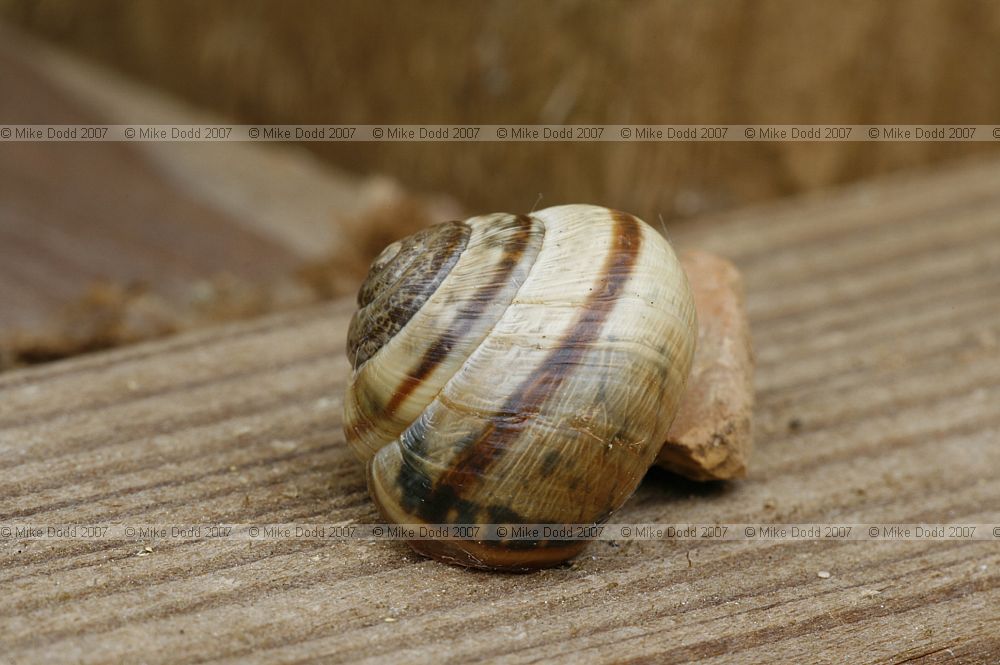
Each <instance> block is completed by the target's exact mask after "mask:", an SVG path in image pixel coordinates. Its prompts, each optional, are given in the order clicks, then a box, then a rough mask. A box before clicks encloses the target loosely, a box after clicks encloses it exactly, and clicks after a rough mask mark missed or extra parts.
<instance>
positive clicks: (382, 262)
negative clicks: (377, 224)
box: [347, 222, 470, 369]
mask: <svg viewBox="0 0 1000 665" xmlns="http://www.w3.org/2000/svg"><path fill="white" fill-rule="evenodd" d="M469 233H470V229H469V227H468V225H466V224H464V223H463V222H445V223H444V224H438V225H436V226H433V227H431V228H428V229H424V230H422V231H419V232H417V233H414V234H413V235H411V236H409V237H408V238H404V239H403V240H399V241H397V242H394V243H392V244H391V245H389V246H388V247H386V248H385V249H384V250H382V253H381V254H379V255H378V257H376V259H375V261H374V262H373V263H372V266H371V268H370V269H369V271H368V277H367V278H366V279H365V281H364V283H363V284H362V285H361V290H360V291H358V311H357V312H356V313H355V314H354V316H353V317H352V318H351V326H350V328H349V330H348V333H347V355H348V357H349V358H350V359H351V366H352V367H354V369H357V368H358V365H360V364H363V363H365V362H366V361H367V360H368V359H369V358H371V357H372V356H373V355H375V354H376V353H377V352H378V350H379V349H381V348H382V347H383V346H384V345H385V343H386V342H387V341H388V340H389V339H392V337H393V336H395V334H396V333H398V332H399V330H400V329H401V328H402V327H403V326H405V325H406V323H407V322H408V321H409V320H410V318H411V317H412V316H413V314H414V313H415V312H416V311H417V310H419V309H420V308H421V307H422V306H423V305H424V303H425V302H427V299H428V298H429V297H430V296H431V294H432V293H434V291H435V290H437V288H438V286H439V285H440V284H441V282H442V281H443V280H444V278H445V277H446V276H447V275H448V273H449V272H450V271H451V269H452V268H453V267H454V265H455V263H456V262H457V261H458V257H459V256H461V254H462V252H463V251H464V250H465V247H466V245H467V244H468V242H469Z"/></svg>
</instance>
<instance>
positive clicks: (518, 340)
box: [344, 205, 697, 569]
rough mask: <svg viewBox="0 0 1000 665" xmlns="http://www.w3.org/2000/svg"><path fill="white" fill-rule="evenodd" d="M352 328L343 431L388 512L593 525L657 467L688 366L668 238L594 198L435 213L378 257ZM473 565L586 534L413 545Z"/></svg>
mask: <svg viewBox="0 0 1000 665" xmlns="http://www.w3.org/2000/svg"><path fill="white" fill-rule="evenodd" d="M358 304H359V309H358V311H357V313H356V314H355V316H354V318H353V320H352V322H351V327H350V331H349V338H348V355H349V358H350V360H351V363H352V366H353V373H352V376H351V380H350V384H349V387H348V391H347V396H346V399H345V419H344V423H345V424H344V428H345V433H346V438H347V441H348V442H349V444H350V445H351V447H352V448H353V450H354V451H355V453H356V454H357V455H358V457H359V458H360V459H361V460H362V461H363V462H364V463H365V464H366V466H367V472H368V488H369V492H370V494H371V496H372V498H373V500H374V501H375V503H376V504H377V506H378V508H379V510H380V511H381V513H382V515H383V517H385V519H387V520H388V521H391V522H394V523H399V524H444V523H448V524H483V523H486V524H513V523H531V524H584V523H588V524H589V523H601V522H603V521H606V520H607V519H608V517H610V515H611V514H612V513H613V512H614V511H615V510H617V509H618V508H619V507H621V505H622V504H623V503H624V502H625V500H626V499H627V498H628V497H629V496H630V495H631V494H632V493H633V491H634V490H635V488H636V487H637V485H638V483H639V481H640V480H641V479H642V477H643V475H644V474H645V473H646V471H647V469H648V468H649V466H650V465H651V464H652V463H653V461H654V459H655V457H656V455H657V453H658V451H659V449H660V447H661V445H662V443H663V441H664V438H665V436H666V433H667V430H668V429H669V427H670V423H671V421H672V420H673V417H674V415H675V413H676V411H677V408H678V405H679V403H680V399H681V396H682V394H683V390H684V384H685V381H686V379H687V376H688V373H689V371H690V367H691V360H692V355H693V351H694V344H695V340H696V336H697V335H696V322H695V312H694V305H693V302H692V297H691V292H690V289H689V286H688V283H687V279H686V277H685V275H684V272H683V270H682V269H681V267H680V264H679V262H678V261H677V258H676V256H675V255H674V252H673V250H672V249H671V248H670V245H669V244H668V243H667V242H666V241H665V240H664V239H663V238H662V237H661V236H660V235H659V234H658V233H656V232H655V231H653V230H652V229H651V228H650V227H649V226H647V225H646V224H645V223H643V222H642V221H641V220H639V219H637V218H636V217H633V216H632V215H629V214H626V213H622V212H618V211H614V210H609V209H606V208H601V207H597V206H588V205H568V206H559V207H554V208H548V209H545V210H542V211H539V212H535V213H532V214H530V215H510V214H491V215H482V216H478V217H473V218H471V219H468V220H466V221H464V222H449V223H446V224H440V225H437V226H434V227H431V228H429V229H426V230H424V231H421V232H420V233H417V234H415V235H413V236H410V237H409V238H406V239H404V240H402V241H399V242H396V243H394V244H392V245H390V246H389V247H387V248H386V249H385V250H384V251H383V252H382V254H381V255H380V256H379V257H378V258H377V259H376V260H375V262H374V263H373V264H372V267H371V270H370V272H369V274H368V277H367V279H366V281H365V283H364V285H363V286H362V288H361V291H360V293H359V295H358ZM410 544H411V545H412V546H413V547H414V549H416V550H418V551H420V552H422V553H424V554H427V555H429V556H433V557H435V558H438V559H442V560H446V561H450V562H454V563H460V564H463V565H468V566H476V567H484V568H498V569H528V568H536V567H543V566H548V565H555V564H558V563H560V562H562V561H565V560H566V559H568V558H570V557H572V556H574V555H575V554H577V553H578V552H579V551H580V550H581V549H582V548H583V546H584V545H585V544H586V543H585V541H512V542H497V541H456V540H440V541H412V542H411V543H410Z"/></svg>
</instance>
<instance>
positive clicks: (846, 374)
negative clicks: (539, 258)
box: [0, 163, 1000, 663]
mask: <svg viewBox="0 0 1000 665" xmlns="http://www.w3.org/2000/svg"><path fill="white" fill-rule="evenodd" d="M998 183H1000V164H998V163H985V164H967V165H958V166H955V167H954V168H953V169H950V170H947V171H943V172H940V173H936V174H927V175H922V176H913V177H908V178H894V179H892V180H887V181H882V182H879V183H875V184H870V185H865V186H862V187H856V188H853V189H850V190H846V191H844V192H842V193H840V194H837V195H832V196H825V197H812V198H809V199H805V200H798V201H791V202H787V203H782V204H780V205H775V206H770V207H767V208H763V209H758V210H751V211H744V212H741V213H739V214H733V215H730V216H727V217H722V218H717V219H714V220H709V221H707V222H705V223H704V224H699V225H696V226H692V227H684V228H680V229H677V230H675V233H674V238H673V239H674V241H675V242H676V243H677V244H678V245H679V246H680V247H681V248H687V247H693V246H701V247H705V248H707V249H711V250H713V251H716V252H719V253H721V254H723V255H726V256H729V257H731V258H732V259H734V260H735V262H736V263H737V264H738V265H739V266H740V268H741V269H742V270H743V272H744V276H745V279H746V290H747V306H748V311H749V313H750V317H751V321H752V329H753V333H754V344H755V348H756V352H757V356H758V361H759V365H758V370H757V374H756V382H757V390H758V401H757V405H756V410H755V419H756V422H755V429H756V441H757V448H756V451H755V454H754V457H753V459H752V460H751V464H750V469H749V476H748V478H747V479H746V480H743V481H736V482H731V483H709V484H696V483H692V482H688V481H684V480H682V479H680V478H678V477H676V476H672V475H669V474H667V473H665V472H662V471H659V470H653V471H651V472H650V474H649V476H648V477H647V479H646V480H645V481H644V483H643V485H642V486H641V488H640V490H639V491H638V493H637V494H636V495H635V496H634V497H633V498H632V500H630V501H629V503H628V504H627V506H626V508H625V509H624V510H623V511H622V513H621V518H622V519H623V520H631V521H650V522H702V523H714V522H720V523H726V522H740V521H773V522H779V523H784V522H823V521H838V522H869V521H870V522H875V521H879V522H882V521H885V522H890V521H900V522H990V521H992V522H1000V512H998V506H1000V445H998V436H1000V409H998V407H997V405H998V404H1000V352H998V338H1000V189H998V188H997V184H998ZM350 311H351V305H350V303H349V302H339V303H335V304H332V305H329V306H323V307H318V308H313V309H306V310H301V311H295V312H292V313H286V314H282V315H278V316H274V317H270V318H265V319H260V320H255V321H253V322H249V323H243V324H236V325H232V326H227V327H221V328H217V329H211V330H205V331H199V332H195V333H189V334H185V335H183V336H178V337H174V338H170V339H167V340H163V341H160V342H155V343H151V344H146V345H140V346H135V347H131V348H127V349H123V350H118V351H115V352H109V353H101V354H95V355H91V356H86V357H81V358H78V359H75V360H71V361H65V362H59V363H55V364H52V365H48V366H41V367H37V368H33V369H30V370H19V371H15V372H11V373H8V374H5V375H3V376H2V377H0V468H2V473H3V476H2V477H3V483H2V486H0V494H2V497H0V522H12V521H19V522H33V523H60V522H98V521H110V522H143V523H156V522H190V521H199V522H206V521H221V522H239V523H246V522H253V521H259V522H292V521H310V522H318V523H332V522H339V521H348V520H354V521H357V522H368V521H374V520H375V519H376V515H375V511H374V510H373V507H372V504H371V501H370V500H369V499H368V496H367V494H366V491H365V487H364V476H363V473H362V469H361V468H360V467H359V465H358V463H357V462H356V461H355V460H354V459H353V457H352V456H351V455H350V453H349V451H348V450H347V449H346V447H345V444H344V440H343V436H342V434H341V431H340V425H341V416H340V412H341V404H342V397H343V386H344V378H345V373H346V371H347V368H348V363H347V361H346V358H345V357H344V338H345V331H346V323H347V319H348V316H349V314H350ZM616 545H617V546H613V545H610V544H608V543H595V544H592V545H591V546H590V547H589V548H588V549H587V550H586V551H585V553H584V555H583V556H582V557H581V558H580V559H578V560H577V561H576V562H575V563H574V564H573V565H572V566H568V567H564V568H559V569H554V570H549V571H543V572H539V573H536V574H530V575H500V574H484V573H481V572H472V571H468V570H463V569H458V568H452V567H448V566H444V565H441V564H439V563H436V562H433V561H428V560H424V559H421V558H418V557H417V556H415V555H414V554H412V553H411V552H410V551H409V550H408V549H407V548H406V546H405V545H402V544H397V543H381V542H380V543H368V542H345V543H337V544H322V543H316V542H301V541H281V542H270V543H254V544H247V543H242V542H209V541H199V542H190V543H181V542H177V541H164V542H149V541H142V542H140V541H136V542H127V543H125V542H39V541H10V540H4V541H0V588H2V589H3V593H2V594H0V645H2V649H0V661H6V662H13V663H33V662H85V663H86V662H93V663H107V662H147V663H161V662H164V663H165V662H172V663H200V662H218V663H237V662H240V663H245V662H250V663H254V662H281V663H307V662H341V661H361V662H365V661H371V662H374V661H379V660H388V659H392V660H393V661H401V660H402V661H403V662H439V661H441V660H452V661H477V660H487V661H493V660H503V661H504V662H512V663H530V662H538V661H545V662H580V661H586V662H591V661H594V662H611V661H618V662H620V661H630V660H652V661H657V662H690V661H694V660H700V661H704V662H710V663H712V662H743V663H746V662H750V663H774V662H799V663H805V662H829V663H840V662H848V661H849V662H860V663H868V662H877V663H902V662H917V663H938V662H965V663H987V662H997V661H998V660H1000V638H998V637H997V636H998V634H1000V612H998V610H997V608H998V607H1000V547H998V544H997V543H996V542H972V543H960V542H887V543H870V542H853V543H831V542H828V541H822V542H821V541H811V540H803V541H801V542H799V541H796V542H754V543H744V542H726V543H703V542H684V541H665V542H632V543H618V544H616ZM145 546H149V547H150V548H151V549H152V552H145V551H144V550H143V547H145ZM138 553H142V554H145V555H144V556H138V555H137V554H138ZM819 570H826V571H830V573H831V575H830V577H829V578H828V579H821V578H819V577H817V571H819ZM404 659H405V660H404Z"/></svg>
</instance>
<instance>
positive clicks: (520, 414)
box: [404, 211, 642, 523]
mask: <svg viewBox="0 0 1000 665" xmlns="http://www.w3.org/2000/svg"><path fill="white" fill-rule="evenodd" d="M611 215H612V217H613V218H614V221H615V226H614V245H613V247H612V248H611V250H610V251H609V252H608V256H607V259H606V260H605V263H604V266H603V268H602V269H601V273H600V274H601V277H600V279H599V280H598V287H597V288H595V289H594V290H593V292H591V294H590V295H589V296H588V297H587V300H586V302H585V303H584V305H583V306H582V307H581V309H580V314H579V315H578V316H577V319H576V321H574V323H573V325H572V326H571V327H570V329H569V331H568V332H567V334H566V335H565V337H563V339H562V340H561V342H560V343H559V346H558V347H556V348H555V349H553V350H552V351H551V352H550V353H549V354H548V356H547V357H546V358H545V360H543V361H542V362H541V363H539V365H538V368H537V369H536V370H535V371H534V372H533V373H532V374H531V376H529V377H528V378H527V379H526V380H525V382H524V383H523V384H522V385H521V386H520V387H519V389H518V390H517V391H516V392H515V393H514V394H513V395H512V396H511V397H510V398H509V399H508V400H507V401H506V402H505V403H504V404H503V406H502V407H501V408H500V409H499V410H497V411H496V412H495V413H494V414H493V415H492V416H491V417H490V424H489V425H488V426H487V428H486V429H485V430H484V431H483V432H482V433H481V434H480V436H479V437H478V438H476V439H475V440H474V441H473V442H471V443H470V444H469V445H467V446H465V447H464V448H463V449H462V451H461V452H460V453H459V454H458V455H457V456H456V458H455V460H454V461H453V462H452V464H451V467H450V468H449V469H448V470H447V471H446V472H445V473H444V474H443V475H442V476H441V477H440V478H439V479H438V481H437V482H436V483H435V484H434V487H433V490H431V491H430V492H429V493H428V496H426V498H425V500H423V501H420V500H418V501H416V502H413V504H412V505H414V506H415V507H416V510H417V511H418V513H419V514H420V516H421V517H422V518H423V519H425V520H427V521H428V522H431V523H441V522H445V521H447V520H446V516H447V514H448V512H449V510H450V509H451V508H452V507H453V506H454V503H455V501H456V500H461V497H462V495H463V494H466V493H467V492H468V490H469V488H471V487H473V486H475V485H476V484H477V483H478V482H479V481H480V480H481V479H482V477H483V476H484V474H485V473H486V472H487V470H488V469H489V467H490V466H492V465H493V464H494V463H495V462H496V461H497V460H498V459H499V458H500V457H501V456H502V455H503V454H504V453H505V452H506V450H507V449H508V447H509V446H510V444H511V443H512V442H513V441H514V440H515V439H517V437H518V436H520V434H521V432H522V430H523V428H524V423H525V421H526V420H530V419H531V417H532V416H534V415H535V414H537V413H538V412H539V410H540V409H541V407H542V405H543V404H544V402H545V401H546V399H547V398H548V397H549V396H550V395H551V394H553V393H554V392H555V391H556V390H557V389H558V388H559V386H560V384H562V383H563V382H564V381H565V380H566V378H567V377H569V376H570V375H571V374H572V373H573V371H574V370H575V368H576V367H578V366H579V363H580V361H581V359H582V358H583V356H584V354H586V353H587V351H588V348H589V346H590V345H591V344H592V343H593V342H594V341H596V340H597V339H598V338H599V337H600V335H601V331H602V330H603V329H604V323H605V321H606V320H607V318H608V315H609V314H610V313H611V311H612V310H613V309H614V307H615V305H616V304H617V302H618V299H619V298H620V296H621V294H622V292H623V290H624V289H625V286H626V284H627V283H628V281H629V279H630V278H631V277H632V272H633V270H634V268H635V264H636V260H637V257H638V255H639V250H640V247H641V245H642V229H641V228H640V226H639V224H640V223H639V221H638V220H637V219H636V218H635V217H633V216H631V215H628V214H626V213H622V212H618V211H611ZM404 468H405V465H404ZM410 488H411V489H412V488H413V485H412V484H411V485H410Z"/></svg>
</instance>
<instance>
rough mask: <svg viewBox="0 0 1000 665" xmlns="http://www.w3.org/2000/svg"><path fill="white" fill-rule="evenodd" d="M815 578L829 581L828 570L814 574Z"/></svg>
mask: <svg viewBox="0 0 1000 665" xmlns="http://www.w3.org/2000/svg"><path fill="white" fill-rule="evenodd" d="M816 577H818V578H820V579H824V580H825V579H829V577H830V571H829V570H821V571H819V572H818V573H816Z"/></svg>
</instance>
